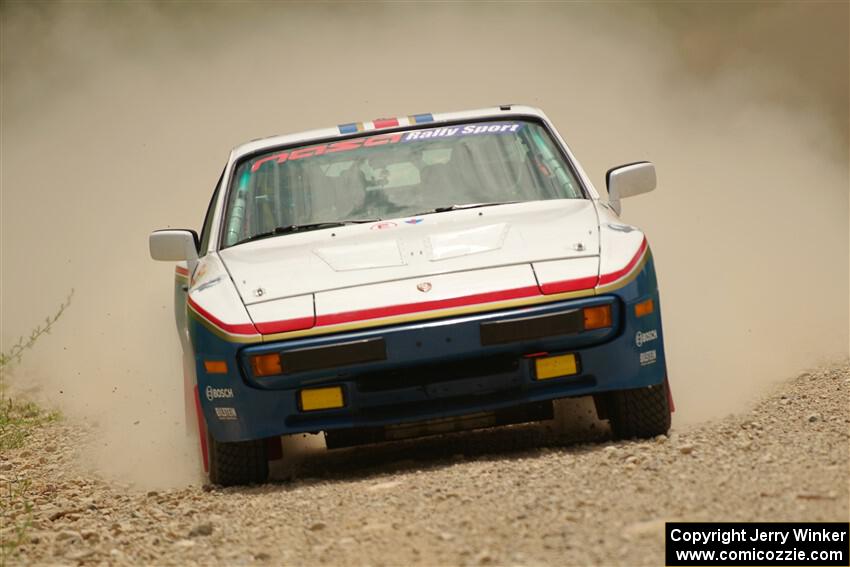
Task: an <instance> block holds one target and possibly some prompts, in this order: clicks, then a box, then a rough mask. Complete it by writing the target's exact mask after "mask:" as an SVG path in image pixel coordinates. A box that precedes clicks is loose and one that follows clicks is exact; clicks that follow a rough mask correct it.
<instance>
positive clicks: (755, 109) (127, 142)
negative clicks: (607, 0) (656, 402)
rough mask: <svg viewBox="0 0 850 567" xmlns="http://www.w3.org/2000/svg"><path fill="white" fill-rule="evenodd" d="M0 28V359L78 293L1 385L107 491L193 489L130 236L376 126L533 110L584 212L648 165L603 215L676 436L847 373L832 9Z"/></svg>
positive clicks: (156, 306) (841, 53) (95, 7)
mask: <svg viewBox="0 0 850 567" xmlns="http://www.w3.org/2000/svg"><path fill="white" fill-rule="evenodd" d="M0 18H2V60H0V62H2V69H1V70H0V87H2V93H1V94H2V102H0V112H1V113H2V116H1V117H0V118H2V131H1V132H0V144H2V147H1V148H0V169H1V171H0V183H2V203H0V204H2V217H0V221H2V222H0V224H2V227H0V237H2V249H1V250H0V252H2V290H0V294H2V295H1V296H0V301H1V302H2V337H0V339H2V341H1V342H2V344H1V345H0V346H2V348H3V349H6V348H8V346H9V345H10V344H11V343H12V342H14V340H15V339H16V337H17V336H18V335H20V334H24V333H27V332H28V330H29V329H30V328H31V327H32V326H33V325H34V324H36V323H37V322H38V321H39V320H41V319H42V318H43V317H44V316H45V315H47V314H48V313H50V312H51V311H52V310H53V309H54V307H55V306H56V305H58V304H59V302H60V301H61V300H62V298H63V297H64V296H65V295H66V293H67V291H68V290H69V289H70V288H72V287H73V288H75V289H76V295H75V298H74V303H73V305H72V306H71V308H70V309H69V310H68V312H67V314H66V315H65V316H64V317H63V319H62V320H61V321H60V322H59V324H58V327H57V329H56V331H55V332H54V333H53V334H52V335H51V336H50V337H47V338H46V339H44V340H42V341H41V342H40V343H39V344H38V345H37V347H36V349H35V350H34V351H33V352H31V353H28V355H27V358H26V359H25V362H24V364H23V365H22V366H21V367H19V368H18V369H17V370H16V371H15V373H14V375H13V376H8V377H6V378H7V379H8V380H10V381H11V382H12V383H13V385H14V387H16V388H20V389H25V390H30V391H32V392H33V395H36V396H38V397H39V398H40V399H42V400H44V401H46V402H47V403H50V404H56V405H58V406H59V407H61V408H62V409H63V410H64V411H65V412H66V413H67V414H69V415H71V416H80V417H84V418H86V419H88V420H96V421H97V423H98V426H99V427H100V428H101V430H102V432H103V433H102V435H103V441H102V444H101V447H100V448H99V450H98V451H97V454H96V455H95V456H94V457H93V463H95V464H96V465H98V466H100V467H101V468H102V469H103V470H106V471H107V472H112V473H114V474H116V475H118V476H122V477H124V478H130V479H131V480H134V481H137V482H140V483H143V484H146V485H157V486H159V485H168V484H172V485H179V484H181V483H185V482H187V481H189V480H191V479H193V478H194V476H193V475H194V469H193V468H192V463H193V460H194V449H193V448H192V447H191V446H189V445H187V444H186V443H185V440H184V439H183V437H182V432H183V428H182V411H183V410H182V408H183V406H182V403H183V402H182V398H181V396H182V393H181V392H182V390H181V380H182V377H181V370H180V358H179V345H178V341H177V337H176V333H175V330H174V322H173V314H172V305H171V293H172V288H171V286H172V274H173V266H172V265H169V264H163V263H155V262H153V261H152V260H150V259H149V257H148V250H147V235H148V233H149V232H150V231H151V230H153V229H157V228H164V227H168V226H171V227H191V228H195V229H198V228H199V226H200V223H201V220H202V216H203V213H204V211H205V209H206V205H207V203H208V200H209V198H210V195H211V193H212V188H213V185H214V183H215V181H216V179H217V178H218V175H219V173H220V171H221V168H222V166H223V165H224V161H225V158H226V156H227V152H228V151H229V149H230V148H231V147H232V146H234V145H236V144H238V143H241V142H243V141H246V140H248V139H252V138H257V137H260V136H264V135H269V134H275V133H285V132H294V131H299V130H304V129H310V128H314V127H321V126H327V125H333V124H340V123H344V122H349V121H353V120H368V119H370V118H372V117H376V116H393V115H406V114H411V113H417V112H429V111H434V112H438V111H447V110H458V109H465V108H475V107H480V106H486V105H492V104H499V103H507V102H518V103H519V102H521V103H525V104H531V105H536V106H540V107H541V108H543V109H544V110H545V111H546V112H547V113H548V114H549V116H550V117H551V118H552V119H553V120H554V122H555V123H556V125H557V126H558V127H559V129H560V130H561V132H562V134H563V135H564V137H565V138H566V139H567V141H568V143H570V144H571V146H572V148H573V150H574V151H575V152H576V153H577V155H578V157H579V159H580V160H581V161H582V164H583V165H584V167H585V169H586V170H587V171H588V173H589V174H590V175H591V178H592V179H593V180H594V182H595V183H596V185H597V188H598V189H599V190H600V192H602V193H604V174H605V171H606V170H607V169H608V168H609V167H611V166H613V165H616V164H619V163H624V162H630V161H635V160H639V159H649V160H652V161H653V162H655V164H656V167H657V168H658V175H659V187H658V190H657V191H655V192H654V193H652V194H650V195H647V196H644V197H640V198H636V199H633V200H627V201H625V202H624V203H623V205H624V207H623V208H624V218H625V220H626V221H628V222H631V223H634V224H637V225H639V226H641V227H642V228H644V229H645V230H646V231H647V234H648V236H649V238H650V242H651V245H652V249H653V253H654V256H655V259H656V265H657V269H658V272H659V282H660V286H661V292H662V303H663V312H664V327H665V335H666V347H667V356H668V365H669V368H668V370H669V374H670V382H671V386H672V389H673V393H674V396H675V399H676V405H677V410H678V411H677V413H676V414H675V416H674V426H676V427H680V426H684V425H686V424H689V423H694V422H698V421H701V420H705V419H709V418H714V417H721V416H723V415H725V414H728V413H730V412H735V411H738V410H740V409H741V408H742V407H744V404H745V403H746V402H747V401H748V400H750V399H751V398H752V397H753V396H754V395H755V394H756V393H758V392H760V391H762V390H763V389H764V388H765V387H766V386H767V385H768V384H770V383H772V382H775V381H776V380H779V379H783V378H785V377H789V376H792V375H794V374H795V373H796V372H797V371H798V370H800V369H804V368H807V367H811V366H815V365H818V364H821V363H826V362H829V361H833V360H841V359H844V358H846V357H847V355H848V340H850V339H848V311H849V310H850V306H848V295H850V293H849V292H848V263H849V262H850V250H849V249H848V218H850V210H848V153H850V149H849V148H848V68H850V65H849V64H848V25H850V5H848V4H846V3H822V4H815V3H808V4H803V3H798V4H779V3H771V4H740V5H739V4H693V3H691V4H687V5H672V4H663V5H661V4H659V5H652V4H643V5H640V6H632V5H625V4H618V5H589V4H554V5H553V4H545V5H537V4H521V5H499V6H498V9H494V7H493V5H487V4H481V5H478V4H476V5H445V4H439V5H409V4H404V5H400V4H399V5H397V4H391V5H384V4H381V5H363V4H352V5H348V4H333V5H318V6H316V5H297V4H295V5H293V4H285V5H284V4H268V3H262V4H260V3H256V4H243V3H239V4H231V3H222V4H212V3H209V4H204V5H203V6H200V5H194V4H178V5H169V4H154V3H150V4H148V3H141V2H134V3H126V4H112V3H49V4H48V3H43V4H28V3H17V2H3V3H2V6H0ZM187 455H188V456H189V457H190V458H187V457H186V456H187ZM163 463H168V466H163ZM184 463H185V466H184Z"/></svg>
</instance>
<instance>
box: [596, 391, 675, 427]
mask: <svg viewBox="0 0 850 567" xmlns="http://www.w3.org/2000/svg"><path fill="white" fill-rule="evenodd" d="M608 412H609V415H608V418H609V420H610V422H611V430H612V431H613V432H614V436H615V437H616V438H618V439H630V438H633V437H638V438H643V439H645V438H649V437H655V436H656V435H662V434H666V433H667V432H668V431H669V430H670V396H669V391H668V386H667V380H665V381H664V382H662V383H661V384H658V385H656V386H649V387H647V388H637V389H634V390H621V391H619V392H612V393H611V394H610V398H609V405H608Z"/></svg>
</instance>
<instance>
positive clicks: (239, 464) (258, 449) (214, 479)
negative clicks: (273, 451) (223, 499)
mask: <svg viewBox="0 0 850 567" xmlns="http://www.w3.org/2000/svg"><path fill="white" fill-rule="evenodd" d="M207 450H208V451H209V459H210V463H209V476H210V482H211V483H212V484H217V485H219V486H237V485H242V484H262V483H264V482H266V480H267V479H268V477H269V462H268V457H267V455H266V440H265V439H258V440H255V441H239V442H236V443H221V442H219V441H216V440H215V439H213V438H212V435H210V434H209V433H207Z"/></svg>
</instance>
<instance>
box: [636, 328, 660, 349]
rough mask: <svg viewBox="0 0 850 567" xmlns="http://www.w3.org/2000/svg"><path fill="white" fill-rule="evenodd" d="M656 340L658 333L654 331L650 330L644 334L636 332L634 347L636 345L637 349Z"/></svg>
mask: <svg viewBox="0 0 850 567" xmlns="http://www.w3.org/2000/svg"><path fill="white" fill-rule="evenodd" d="M657 338H658V331H657V330H655V329H652V330H649V331H646V332H641V331H638V332H636V333H635V345H637V346H638V347H642V346H643V345H645V344H646V343H648V342H650V341H654V340H655V339H657Z"/></svg>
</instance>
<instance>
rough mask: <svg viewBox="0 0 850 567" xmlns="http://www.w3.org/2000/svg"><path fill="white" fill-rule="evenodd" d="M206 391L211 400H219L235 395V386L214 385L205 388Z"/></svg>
mask: <svg viewBox="0 0 850 567" xmlns="http://www.w3.org/2000/svg"><path fill="white" fill-rule="evenodd" d="M204 392H205V393H206V395H207V399H208V400H209V401H213V400H217V399H219V398H232V397H233V388H213V387H212V386H207V389H206V390H204Z"/></svg>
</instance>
